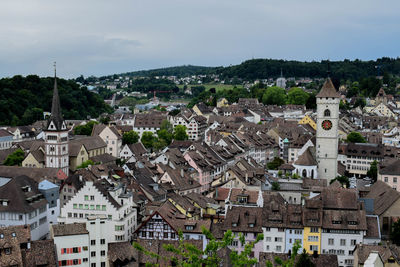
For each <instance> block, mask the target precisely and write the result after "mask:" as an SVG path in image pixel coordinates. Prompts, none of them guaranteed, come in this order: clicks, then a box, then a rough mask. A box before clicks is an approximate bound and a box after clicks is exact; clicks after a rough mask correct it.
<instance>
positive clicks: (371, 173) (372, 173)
mask: <svg viewBox="0 0 400 267" xmlns="http://www.w3.org/2000/svg"><path fill="white" fill-rule="evenodd" d="M367 176H368V177H370V178H371V179H372V181H373V182H376V179H377V177H378V162H377V161H376V160H374V161H373V162H371V166H370V167H369V170H368V171H367Z"/></svg>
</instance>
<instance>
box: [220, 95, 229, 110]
mask: <svg viewBox="0 0 400 267" xmlns="http://www.w3.org/2000/svg"><path fill="white" fill-rule="evenodd" d="M228 106H229V102H228V100H227V99H226V98H225V97H222V98H220V99H218V100H217V108H222V107H228Z"/></svg>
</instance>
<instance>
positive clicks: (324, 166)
mask: <svg viewBox="0 0 400 267" xmlns="http://www.w3.org/2000/svg"><path fill="white" fill-rule="evenodd" d="M316 98H317V147H316V150H317V162H318V177H319V178H320V179H327V180H328V181H330V180H332V179H334V178H336V176H337V164H338V163H337V157H338V125H339V103H340V94H339V93H338V92H337V91H336V89H335V87H334V85H333V83H332V81H331V79H330V78H329V77H328V79H327V80H326V81H325V83H324V85H323V86H322V88H321V91H320V92H319V93H318V94H317V96H316Z"/></svg>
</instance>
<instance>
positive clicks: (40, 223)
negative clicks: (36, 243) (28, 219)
mask: <svg viewBox="0 0 400 267" xmlns="http://www.w3.org/2000/svg"><path fill="white" fill-rule="evenodd" d="M46 222H47V217H46V216H45V217H43V218H40V219H39V225H42V224H44V223H46Z"/></svg>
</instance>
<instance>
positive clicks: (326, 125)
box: [322, 120, 332, 131]
mask: <svg viewBox="0 0 400 267" xmlns="http://www.w3.org/2000/svg"><path fill="white" fill-rule="evenodd" d="M322 128H323V129H324V130H326V131H328V130H330V129H331V128H332V122H331V121H330V120H324V121H323V122H322Z"/></svg>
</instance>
